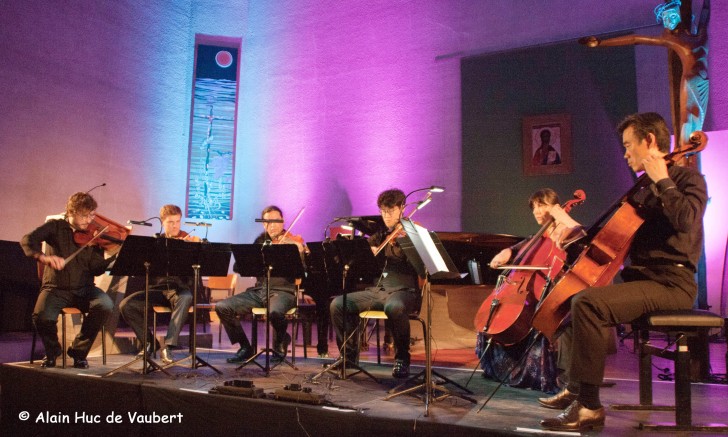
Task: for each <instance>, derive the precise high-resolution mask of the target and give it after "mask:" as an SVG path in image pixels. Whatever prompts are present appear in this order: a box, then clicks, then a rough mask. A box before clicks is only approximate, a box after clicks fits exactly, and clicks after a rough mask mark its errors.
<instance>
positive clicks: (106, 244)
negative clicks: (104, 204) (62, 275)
mask: <svg viewBox="0 0 728 437" xmlns="http://www.w3.org/2000/svg"><path fill="white" fill-rule="evenodd" d="M129 234H131V231H130V230H129V229H128V228H127V227H125V226H124V225H121V224H119V223H117V222H115V221H113V220H111V219H109V218H106V217H104V216H103V215H101V214H98V213H97V214H96V217H95V218H94V219H93V220H92V221H91V223H89V225H88V227H87V228H86V229H85V230H83V231H76V232H74V233H73V242H74V243H76V245H77V246H79V248H78V249H77V250H76V251H75V252H73V253H72V254H70V255H69V256H68V257H67V258H66V259H65V260H64V262H65V263H66V264H68V262H69V261H71V260H72V259H73V258H75V257H76V255H78V254H79V253H80V252H81V251H82V250H83V249H84V248H86V247H88V246H92V245H96V246H99V247H101V248H103V249H104V251H106V252H109V253H112V254H116V252H118V251H119V249H121V245H122V244H123V243H124V240H125V239H126V237H127V236H129Z"/></svg>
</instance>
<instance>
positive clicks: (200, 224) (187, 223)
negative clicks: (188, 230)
mask: <svg viewBox="0 0 728 437" xmlns="http://www.w3.org/2000/svg"><path fill="white" fill-rule="evenodd" d="M185 224H186V225H190V226H202V227H204V228H209V227H210V226H212V223H205V222H185Z"/></svg>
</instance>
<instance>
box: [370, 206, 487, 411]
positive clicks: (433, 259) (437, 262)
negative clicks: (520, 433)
mask: <svg viewBox="0 0 728 437" xmlns="http://www.w3.org/2000/svg"><path fill="white" fill-rule="evenodd" d="M400 223H401V224H402V227H403V229H404V231H405V232H406V233H407V236H406V237H401V238H398V239H397V243H398V244H399V245H400V247H401V248H402V251H403V252H404V253H405V255H407V259H408V260H409V261H410V263H411V264H412V266H413V267H414V268H415V271H417V273H418V274H419V275H421V277H424V278H425V284H424V285H423V298H424V299H425V300H426V301H427V316H426V318H425V323H426V325H427V335H426V336H425V370H424V371H423V372H420V373H419V374H417V375H415V376H413V377H411V378H409V379H408V380H407V381H405V383H403V384H400V385H399V386H397V387H395V388H394V389H392V390H390V393H391V392H393V391H395V390H397V389H398V388H399V387H402V386H404V385H405V384H407V383H408V382H411V381H414V380H416V379H418V378H420V377H424V380H423V382H422V383H421V384H419V385H417V386H414V387H411V388H408V389H406V390H402V391H400V392H395V393H392V394H390V395H389V396H387V397H385V398H384V400H389V399H392V398H394V397H396V396H399V395H403V394H408V393H413V392H415V391H417V390H419V389H424V391H425V393H424V396H423V401H424V403H425V416H428V415H429V408H430V403H431V402H432V401H436V400H442V399H444V398H446V397H448V396H457V397H460V398H462V399H465V400H467V401H470V402H472V403H476V401H475V399H472V398H469V397H467V396H464V395H461V394H456V393H452V392H450V391H449V390H447V389H446V388H444V387H442V386H441V385H439V384H437V383H435V382H434V381H433V380H432V375H433V374H435V375H436V376H438V377H439V378H441V379H443V380H444V381H445V384H452V385H455V386H457V387H458V388H460V389H462V390H464V391H465V392H467V393H471V394H472V391H470V390H468V389H467V388H465V387H463V386H461V385H459V384H457V383H456V382H454V381H452V380H450V379H448V378H446V377H444V376H443V375H440V374H439V373H437V372H436V371H433V370H432V349H431V348H432V295H431V292H430V280H431V279H454V278H457V277H459V276H460V273H459V272H458V270H457V267H455V263H453V261H452V259H451V258H450V255H448V253H447V251H446V250H445V247H444V246H443V245H442V242H441V241H440V239H439V238H438V236H437V234H435V233H434V232H429V231H428V230H427V229H425V228H423V227H422V226H420V225H418V224H416V223H414V222H413V221H411V220H409V219H407V218H403V219H401V220H400ZM435 391H440V392H442V393H443V394H442V395H440V396H435V395H434V394H435Z"/></svg>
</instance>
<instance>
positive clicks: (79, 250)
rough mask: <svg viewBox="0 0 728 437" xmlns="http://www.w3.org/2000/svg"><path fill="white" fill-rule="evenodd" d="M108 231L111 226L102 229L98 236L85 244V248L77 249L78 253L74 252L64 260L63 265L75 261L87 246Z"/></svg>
mask: <svg viewBox="0 0 728 437" xmlns="http://www.w3.org/2000/svg"><path fill="white" fill-rule="evenodd" d="M108 229H109V225H106V227H105V228H104V229H102V230H101V231H99V233H98V234H96V235H94V236H93V238H92V239H90V240H88V241H87V242H86V244H84V245H83V246H81V247H79V248H78V249H76V251H75V252H73V253H72V254H70V255H68V258H66V259H64V260H63V263H64V264H68V262H69V261H71V260H72V259H74V258H75V257H76V255H78V254H79V253H80V252H81V251H82V250H83V249H85V248H86V246H88V245H89V244H91V243H93V242H94V240H96V239H97V238H99V237H100V236H101V235H103V233H104V232H106V231H107V230H108Z"/></svg>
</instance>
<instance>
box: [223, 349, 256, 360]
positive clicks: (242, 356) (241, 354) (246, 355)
mask: <svg viewBox="0 0 728 437" xmlns="http://www.w3.org/2000/svg"><path fill="white" fill-rule="evenodd" d="M253 355H255V354H254V353H253V349H251V347H250V346H241V347H240V349H238V351H237V352H235V355H233V356H232V357H230V358H228V359H227V362H228V363H244V362H246V361H248V360H249V359H250V358H251V357H252V356H253Z"/></svg>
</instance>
